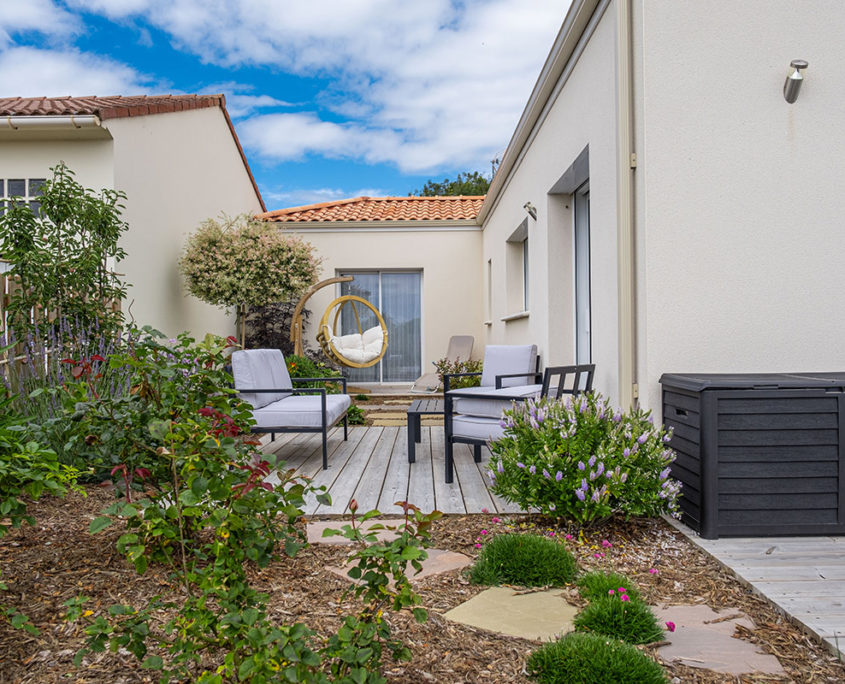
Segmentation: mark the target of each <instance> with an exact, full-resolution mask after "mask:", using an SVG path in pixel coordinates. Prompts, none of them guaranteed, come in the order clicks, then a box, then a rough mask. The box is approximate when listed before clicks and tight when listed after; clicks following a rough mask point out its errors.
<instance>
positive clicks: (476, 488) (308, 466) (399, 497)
mask: <svg viewBox="0 0 845 684" xmlns="http://www.w3.org/2000/svg"><path fill="white" fill-rule="evenodd" d="M421 437H422V440H421V442H420V443H419V444H417V446H416V462H415V463H408V445H407V442H408V429H407V427H357V426H356V427H350V428H349V439H348V441H344V440H343V428H335V429H333V430H332V431H331V432H330V433H329V442H328V452H329V468H328V470H323V469H322V463H321V458H322V456H321V453H322V452H321V436H320V435H319V434H317V433H300V434H290V433H288V434H284V435H282V434H280V435H277V436H276V441H275V442H270V441H269V438H268V437H266V436H265V437H264V438H263V440H262V442H263V443H264V446H263V451H264V452H265V453H267V454H275V455H276V457H277V458H278V459H281V460H283V461H285V462H286V464H287V466H286V467H287V468H295V469H296V471H297V473H298V474H301V475H305V476H307V477H309V478H311V480H312V483H313V484H314V485H316V486H320V485H325V486H326V487H327V488H328V492H329V494H331V497H332V505H331V506H324V505H320V504H319V503H318V502H317V501H316V499H312V500H310V501H309V502H308V505H307V507H306V511H305V512H306V513H307V514H308V515H315V514H317V515H325V514H342V513H345V512H348V507H349V502H350V501H351V500H352V499H355V500H356V501H357V502H358V510H359V511H368V510H371V509H373V508H376V509H378V510H379V511H381V512H382V513H397V512H399V509H398V508H397V507H396V506H394V504H395V502H397V501H409V502H410V503H412V504H414V505H415V506H417V507H419V508H420V509H421V510H423V511H425V512H428V511H432V510H438V511H441V512H443V513H483V512H490V513H517V512H519V510H520V509H519V507H518V506H514V505H513V504H509V503H507V502H506V501H504V500H502V499H500V498H499V497H498V496H496V495H495V494H493V493H492V492H491V491H490V490H489V489H488V487H487V485H488V483H489V480H488V476H487V474H486V472H485V471H486V469H487V468H486V467H487V462H488V459H489V457H490V452H489V451H488V450H487V449H486V448H483V449H482V461H481V463H475V462H474V461H473V459H472V449H471V447H470V446H468V445H466V444H457V445H455V481H454V482H453V483H452V484H449V485H447V484H446V483H445V469H446V463H445V457H444V444H443V428H442V427H429V426H426V425H423V426H422V428H421Z"/></svg>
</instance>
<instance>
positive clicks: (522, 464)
mask: <svg viewBox="0 0 845 684" xmlns="http://www.w3.org/2000/svg"><path fill="white" fill-rule="evenodd" d="M516 467H517V468H525V464H524V463H523V462H522V461H517V462H516Z"/></svg>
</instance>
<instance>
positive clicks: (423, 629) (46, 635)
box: [0, 487, 845, 684]
mask: <svg viewBox="0 0 845 684" xmlns="http://www.w3.org/2000/svg"><path fill="white" fill-rule="evenodd" d="M87 492H88V496H87V497H82V496H80V495H70V496H68V498H66V499H64V500H57V499H49V498H47V499H43V500H42V501H39V502H37V503H35V504H33V505H32V507H31V510H32V513H33V514H34V516H35V518H36V520H37V524H36V525H35V526H34V527H25V528H23V529H21V530H12V531H11V532H10V533H9V534H7V535H6V536H5V537H3V538H2V539H0V571H1V572H2V581H4V582H5V583H6V584H7V585H8V586H9V590H8V591H7V592H3V593H2V594H0V603H2V604H4V605H6V606H12V607H15V608H17V609H18V610H20V611H22V612H24V613H26V614H27V615H28V616H29V617H30V619H31V620H32V622H33V623H34V624H35V625H36V627H37V628H38V629H39V631H40V633H39V634H38V635H30V634H28V633H26V632H24V631H22V630H17V629H13V628H12V627H11V626H10V625H9V623H8V622H7V621H5V620H0V682H3V683H5V682H26V683H38V684H47V683H50V682H67V681H73V682H102V683H109V684H112V683H116V684H117V683H122V682H153V681H156V678H155V676H154V675H153V674H152V673H151V672H150V671H148V670H142V669H141V668H140V667H139V664H138V663H137V661H135V659H134V658H133V657H132V656H131V655H129V654H125V653H117V654H111V653H105V654H97V655H93V656H88V657H87V658H86V659H85V661H84V663H83V665H82V666H81V667H80V668H75V667H74V665H73V662H72V661H73V657H74V654H75V653H76V651H77V649H79V648H80V646H81V645H82V643H83V634H82V627H81V626H80V625H71V624H69V623H66V622H65V621H64V620H63V619H62V616H63V614H64V612H65V608H64V607H63V603H64V602H65V601H67V600H68V599H69V598H72V597H74V596H78V595H80V594H83V595H85V596H88V597H90V598H91V601H90V602H89V604H88V608H89V609H91V610H93V611H94V613H95V614H98V613H100V612H103V613H105V611H106V610H107V609H108V607H109V606H110V605H112V604H115V603H126V604H132V605H135V606H142V605H145V603H146V602H147V601H148V600H149V599H150V597H152V596H154V595H156V594H164V595H168V594H169V593H170V594H172V592H173V591H174V589H173V587H172V586H171V584H170V582H169V580H168V577H167V573H166V572H165V571H164V570H162V569H157V568H151V569H150V570H148V571H147V573H146V574H145V575H144V576H141V577H139V576H137V575H136V573H135V572H134V570H133V569H132V568H131V567H130V566H128V565H127V563H126V562H125V561H124V560H123V558H122V557H121V556H120V555H119V554H118V553H117V552H116V551H115V549H114V542H115V540H116V538H117V536H119V534H120V530H119V529H114V530H111V529H109V530H106V531H105V532H103V533H100V534H98V535H95V536H92V535H90V534H88V524H89V522H90V521H91V520H92V519H93V518H94V517H96V516H97V515H98V513H99V511H100V509H101V508H102V507H103V506H105V505H107V504H108V502H109V501H110V500H111V499H112V496H113V495H112V494H111V493H110V492H108V491H106V490H103V489H101V488H96V487H89V488H88V489H87ZM510 530H517V531H526V532H529V531H534V532H541V533H543V534H547V535H550V536H555V537H558V538H560V537H564V539H563V543H565V544H566V546H567V548H569V549H570V550H571V551H572V552H573V553H574V554H575V555H576V557H577V558H578V560H579V564H580V567H581V568H582V569H585V570H586V569H594V568H600V569H608V570H609V569H613V570H616V571H618V572H622V573H623V574H626V575H627V576H628V577H629V578H630V579H631V580H632V581H633V582H634V583H636V584H637V586H638V587H639V588H640V590H641V592H642V594H643V595H644V598H645V599H646V600H647V601H649V602H650V603H652V604H654V605H660V604H668V605H672V604H688V603H705V604H707V605H709V606H711V607H712V608H714V609H716V610H720V611H725V612H724V613H723V614H724V615H726V616H730V615H732V614H734V613H737V612H739V611H742V612H744V613H747V614H748V615H749V616H750V617H751V618H752V619H753V620H754V623H755V625H756V628H755V629H754V630H744V629H741V628H738V630H737V634H735V637H737V638H743V639H747V640H749V641H752V642H754V643H755V644H757V646H758V648H760V649H761V650H763V651H765V652H767V653H772V654H774V655H775V656H776V657H777V658H778V659H779V661H780V662H781V664H782V665H783V667H784V669H785V670H786V672H787V676H786V677H777V676H772V675H765V674H756V675H755V674H751V675H744V676H742V677H739V678H736V677H731V676H729V675H724V674H718V673H714V672H711V671H708V670H701V669H695V668H690V667H685V666H680V665H671V664H670V665H668V670H669V677H670V680H672V681H675V682H703V683H710V682H787V681H794V682H842V681H845V668H843V666H842V665H841V663H839V662H838V660H837V659H836V658H834V657H833V656H832V655H831V654H830V653H829V652H828V651H827V650H826V649H825V647H824V646H822V645H821V644H820V643H818V642H817V641H816V640H814V639H813V638H811V637H809V636H807V635H805V634H804V633H803V632H801V631H800V630H799V629H798V628H797V627H795V626H794V625H793V624H792V623H791V622H789V621H788V620H787V619H785V618H784V617H783V616H782V615H780V614H779V613H778V612H777V611H776V610H775V609H774V608H773V607H772V606H771V605H770V604H769V603H768V602H767V601H765V600H763V599H761V598H760V597H758V596H756V595H754V594H752V593H751V592H750V591H749V590H748V589H746V588H745V587H743V586H742V585H741V584H740V583H739V582H738V581H737V580H736V578H735V577H734V576H733V575H732V574H730V573H729V572H728V571H726V570H724V569H723V568H722V567H721V566H719V565H718V564H717V563H715V562H714V561H712V560H711V559H710V558H709V557H707V556H705V555H704V554H703V553H702V552H701V551H699V550H698V549H697V548H696V547H694V546H693V545H692V544H691V543H690V542H689V541H688V540H686V539H685V538H684V537H683V535H681V534H680V533H679V532H677V531H676V530H674V529H673V528H672V527H671V526H669V525H668V524H667V523H665V522H664V521H662V520H636V521H624V520H612V521H610V522H609V523H608V524H606V525H605V526H603V527H602V528H600V529H599V530H596V531H585V532H583V533H582V534H579V533H578V532H577V531H574V530H567V529H563V528H558V527H555V526H554V525H552V524H548V523H547V522H546V521H542V520H540V519H538V518H536V517H533V516H507V517H504V516H503V517H501V518H496V517H494V516H492V515H464V516H454V515H453V516H445V517H444V518H443V519H441V520H439V521H438V522H437V523H436V524H435V526H434V529H433V539H434V545H435V546H436V547H437V548H440V549H449V550H452V551H459V552H462V553H465V554H468V555H470V556H474V555H476V554H477V553H478V549H477V548H476V547H475V544H476V543H478V541H477V540H483V539H484V538H487V537H489V536H490V535H493V534H498V533H501V532H504V531H510ZM568 533H571V534H572V538H571V539H565V535H566V534H568ZM604 540H607V541H608V542H609V544H610V546H607V545H603V544H602V542H603V541H604ZM347 553H348V548H344V547H338V546H334V547H331V546H324V545H315V546H313V547H310V548H307V549H304V550H303V551H302V552H300V554H299V555H298V556H297V557H296V558H294V559H284V560H280V561H278V562H275V563H273V564H271V565H270V566H269V567H267V568H265V569H264V570H261V571H258V570H256V571H254V572H253V577H252V580H253V582H254V584H255V586H256V588H258V589H260V590H262V591H266V592H268V593H269V594H270V596H271V603H270V609H271V614H272V615H274V616H275V617H276V618H277V619H278V620H279V621H280V622H287V623H290V622H295V621H303V622H305V623H307V624H308V625H309V626H310V627H312V628H313V629H315V630H316V631H317V632H319V633H322V634H328V633H330V631H332V630H335V629H336V628H337V627H338V626H339V624H340V621H341V620H342V617H343V616H344V615H346V614H348V613H350V612H353V611H354V610H355V605H354V599H352V598H346V599H343V598H342V596H343V593H344V589H345V587H346V586H347V583H346V582H344V581H343V580H342V579H340V578H338V577H336V576H335V575H333V574H331V573H329V572H327V571H326V570H325V567H326V566H327V565H338V564H340V563H341V562H342V561H343V558H344V556H345V555H346V554H347ZM602 554H603V555H602ZM651 568H653V569H655V570H657V572H656V573H649V569H651ZM417 587H418V591H419V593H420V594H421V596H422V600H423V606H424V607H425V608H427V609H428V611H429V620H428V622H426V623H425V624H422V625H419V624H417V623H416V622H415V621H414V620H413V618H412V617H411V616H410V615H407V614H405V613H402V614H398V615H395V614H391V615H389V616H388V617H389V620H390V623H391V626H392V629H393V632H394V634H395V635H399V636H401V637H402V638H403V639H404V640H405V642H406V643H407V644H408V646H409V647H410V649H411V651H412V652H413V654H414V657H413V660H412V661H411V662H408V663H393V662H390V661H388V662H387V667H386V671H385V675H386V676H387V678H388V680H389V681H390V682H407V683H409V684H410V683H414V684H417V683H419V682H444V683H450V684H451V683H456V682H496V683H499V682H527V681H528V680H527V679H526V677H525V675H524V672H523V668H524V663H525V658H526V656H527V655H528V654H529V653H530V652H531V651H532V650H533V649H535V648H536V647H537V644H535V643H533V642H530V641H526V640H523V639H516V638H510V637H503V636H497V635H495V634H492V633H489V632H485V631H483V630H478V629H474V628H471V627H467V626H463V625H459V624H455V623H452V622H449V621H447V620H445V619H444V618H443V617H442V614H443V613H444V612H446V611H447V610H449V609H451V608H454V607H455V606H457V605H458V604H460V603H462V602H464V601H466V600H467V599H469V598H471V597H472V596H474V595H475V594H477V593H478V592H480V591H482V590H483V589H484V588H483V587H477V586H473V585H471V584H469V583H468V582H467V581H466V580H465V579H464V578H463V576H462V575H460V574H459V573H457V572H452V573H448V574H446V575H441V576H433V577H429V578H426V579H424V580H421V581H419V582H418V583H417ZM570 593H571V596H572V601H573V602H575V603H577V602H578V600H579V599H578V597H577V594H576V593H575V591H574V589H572V590H570ZM668 638H670V639H671V635H668ZM646 651H647V652H649V653H651V654H654V649H653V648H650V649H649V648H647V649H646ZM655 657H657V658H658V659H659V656H655Z"/></svg>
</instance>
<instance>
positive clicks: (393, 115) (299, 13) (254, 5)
mask: <svg viewBox="0 0 845 684" xmlns="http://www.w3.org/2000/svg"><path fill="white" fill-rule="evenodd" d="M65 1H66V4H67V5H68V6H69V7H74V8H80V9H84V10H85V11H88V12H100V13H102V14H103V15H105V16H107V17H109V18H110V19H113V20H118V21H124V20H133V21H139V22H148V23H149V24H151V25H152V26H155V27H156V28H158V29H159V30H162V31H165V32H166V33H168V34H169V35H170V36H171V40H172V41H173V43H174V45H175V46H177V47H178V48H180V49H184V50H188V51H191V52H193V53H195V54H197V55H198V56H200V58H201V59H203V60H204V61H206V62H210V63H213V64H217V65H222V66H229V67H237V66H241V65H253V66H266V67H270V68H273V69H281V70H283V71H286V72H289V73H294V74H298V75H303V76H320V77H323V78H327V79H329V80H330V81H331V83H332V85H331V86H330V88H329V89H328V90H327V91H326V92H324V93H323V94H322V95H321V96H320V98H319V101H318V102H317V103H315V104H317V105H319V106H321V107H322V108H323V109H324V111H325V110H328V111H329V112H333V114H334V115H333V116H328V115H320V114H318V113H316V112H313V111H312V112H300V113H284V114H278V113H273V114H264V115H256V116H255V117H254V118H252V119H249V120H248V121H246V122H244V123H243V124H241V125H240V126H239V131H241V135H242V137H243V139H244V142H245V144H246V145H247V146H248V147H249V148H250V149H251V150H253V151H255V152H257V153H259V154H260V155H262V156H265V157H268V158H274V159H296V158H302V157H303V156H305V155H308V154H319V155H324V156H327V157H335V158H337V157H350V158H356V159H362V160H366V161H370V162H391V163H394V164H396V165H398V166H399V168H401V169H402V170H405V171H424V170H429V169H435V168H436V167H438V166H441V167H442V166H466V167H467V168H470V167H472V168H485V169H486V168H487V165H488V163H489V160H490V158H491V157H492V155H493V154H495V153H496V151H500V150H501V149H502V148H503V147H504V145H505V144H506V143H507V141H508V139H509V138H510V135H511V133H512V131H513V127H514V126H515V124H516V122H517V120H518V118H519V115H520V113H521V111H522V108H523V106H524V104H525V102H526V100H527V98H528V95H529V93H530V92H531V88H532V87H533V85H534V82H535V80H536V78H537V75H538V74H539V71H540V67H541V66H542V63H543V60H544V58H545V56H546V54H547V53H548V50H549V48H550V47H551V44H552V41H553V40H554V37H555V35H556V33H557V31H558V29H559V27H560V24H561V22H562V20H563V17H564V15H565V13H566V9H567V8H568V6H569V4H570V0H466V1H465V2H460V3H457V2H450V0H425V1H424V2H402V3H398V2H395V0H355V2H349V1H348V0H309V1H308V2H284V3H282V2H279V1H278V0H65ZM277 95H278V96H279V97H277ZM263 96H264V97H269V98H270V99H271V100H279V99H280V98H283V97H284V93H278V94H277V93H264V94H263ZM245 97H247V98H248V97H253V98H260V97H261V95H252V94H250V95H247V96H245ZM265 103H266V104H267V105H269V104H271V103H270V102H269V101H265ZM265 103H262V102H261V101H258V100H253V101H250V100H249V99H244V100H243V101H240V102H237V101H232V104H233V106H237V111H238V112H239V115H243V114H247V113H249V112H252V111H255V110H257V109H259V108H261V107H263V106H265ZM314 109H317V107H314Z"/></svg>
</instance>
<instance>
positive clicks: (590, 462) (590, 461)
mask: <svg viewBox="0 0 845 684" xmlns="http://www.w3.org/2000/svg"><path fill="white" fill-rule="evenodd" d="M595 464H596V456H595V454H593V455H592V456H590V460H589V461H587V465H588V466H590V467H591V468H592V467H593V466H594V465H595Z"/></svg>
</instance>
